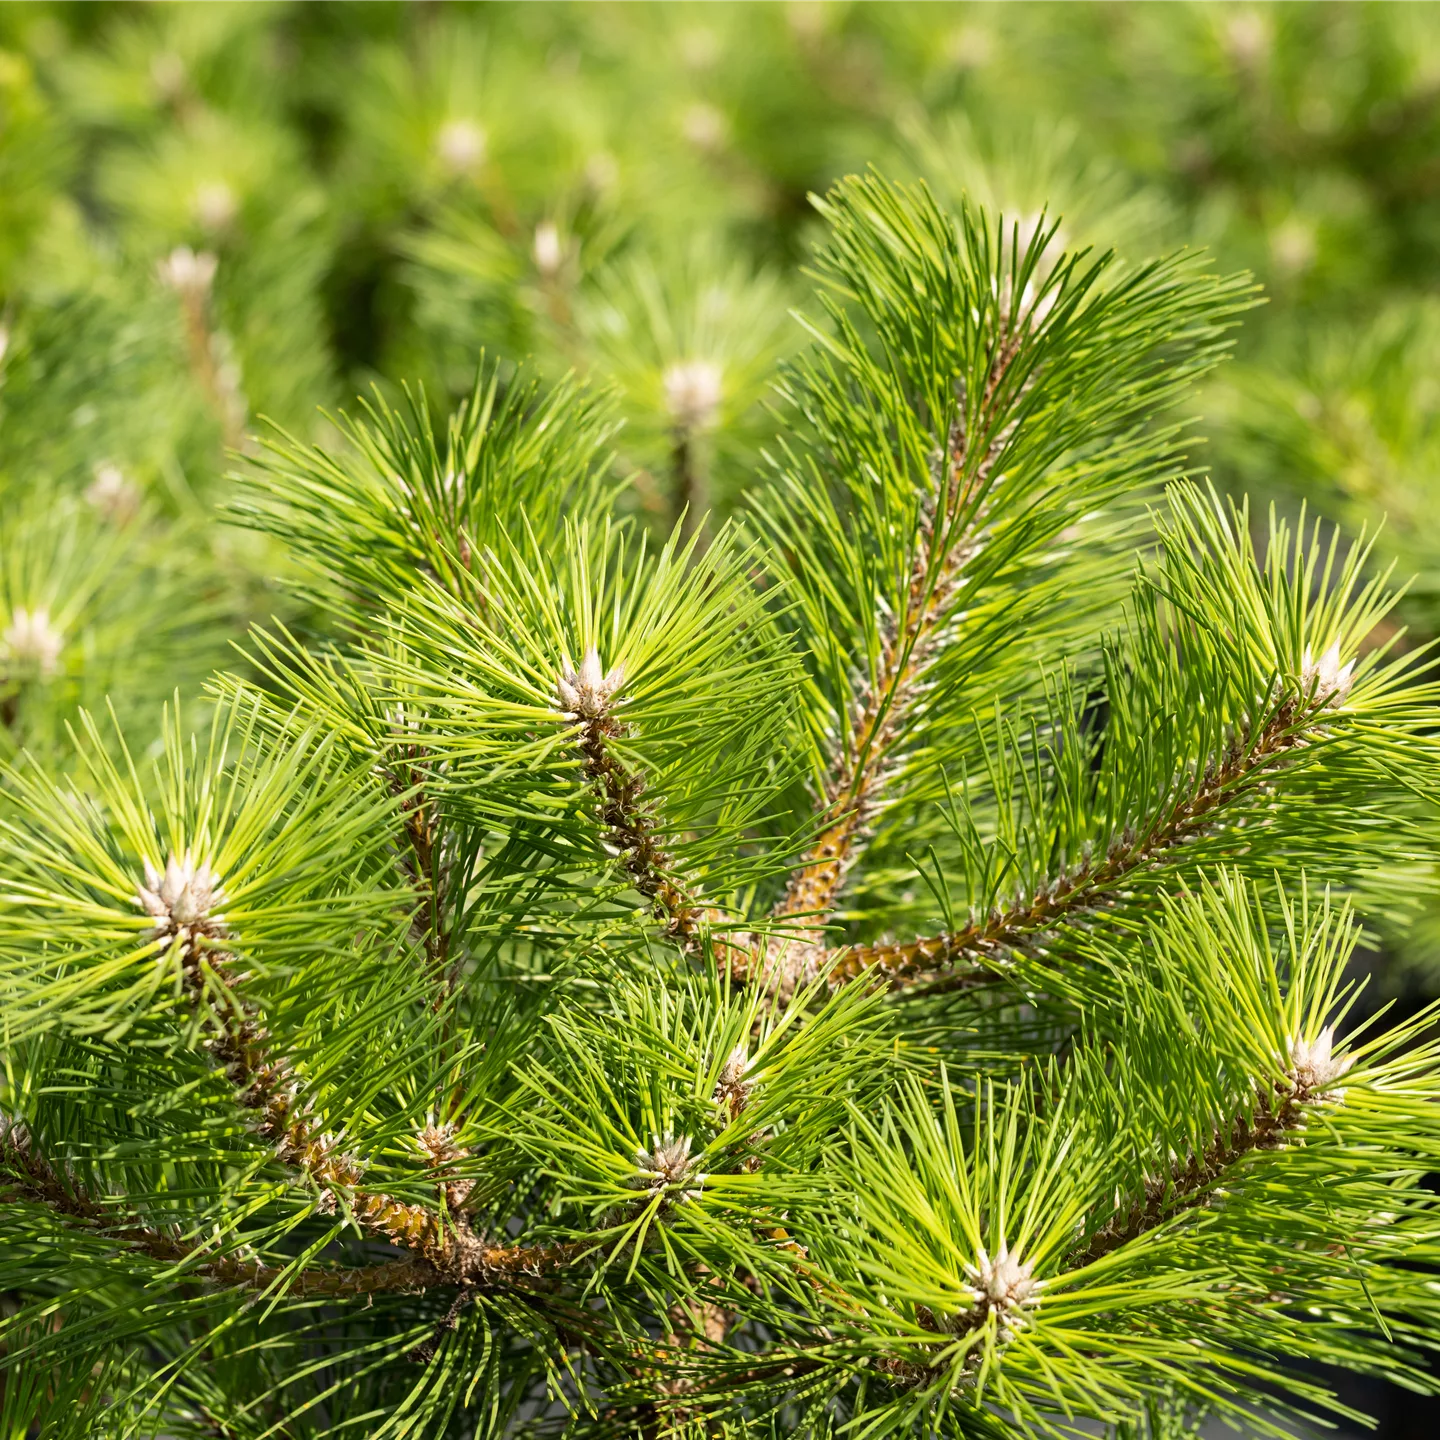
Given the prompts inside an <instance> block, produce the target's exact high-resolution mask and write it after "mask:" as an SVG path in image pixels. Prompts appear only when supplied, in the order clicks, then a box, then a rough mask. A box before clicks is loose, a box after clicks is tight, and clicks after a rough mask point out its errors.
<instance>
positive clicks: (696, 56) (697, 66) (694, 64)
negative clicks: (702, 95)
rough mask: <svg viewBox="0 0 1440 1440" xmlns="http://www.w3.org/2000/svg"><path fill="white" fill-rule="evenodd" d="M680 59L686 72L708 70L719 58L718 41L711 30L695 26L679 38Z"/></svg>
mask: <svg viewBox="0 0 1440 1440" xmlns="http://www.w3.org/2000/svg"><path fill="white" fill-rule="evenodd" d="M679 48H680V59H681V60H682V61H683V62H684V64H685V68H686V69H687V70H708V69H709V68H710V67H711V66H712V65H713V64H714V63H715V62H716V61H717V60H718V59H719V58H720V41H719V38H718V37H717V36H716V34H715V32H714V31H713V30H709V29H706V28H705V27H704V26H696V27H695V28H694V29H692V30H686V31H685V32H684V33H683V34H682V35H681V36H680V47H679Z"/></svg>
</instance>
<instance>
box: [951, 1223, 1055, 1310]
mask: <svg viewBox="0 0 1440 1440" xmlns="http://www.w3.org/2000/svg"><path fill="white" fill-rule="evenodd" d="M1034 1269H1035V1264H1034V1261H1032V1260H1027V1261H1024V1263H1021V1260H1020V1256H1012V1254H1011V1253H1009V1250H1008V1247H1007V1246H1005V1243H1004V1241H1001V1247H999V1254H996V1256H995V1259H994V1260H992V1259H991V1257H989V1256H988V1254H986V1253H985V1250H984V1248H982V1250H981V1251H979V1254H978V1256H976V1259H975V1264H966V1266H965V1274H966V1277H968V1279H969V1282H971V1296H972V1299H973V1300H975V1303H976V1306H979V1308H982V1309H985V1310H994V1312H995V1313H998V1316H999V1319H1001V1320H1002V1322H1005V1320H1009V1323H1011V1325H1015V1323H1018V1316H1014V1318H1012V1312H1017V1310H1020V1309H1021V1306H1025V1305H1031V1303H1034V1302H1032V1300H1031V1296H1032V1295H1034V1293H1035V1292H1037V1290H1038V1289H1040V1286H1041V1282H1040V1280H1037V1279H1034Z"/></svg>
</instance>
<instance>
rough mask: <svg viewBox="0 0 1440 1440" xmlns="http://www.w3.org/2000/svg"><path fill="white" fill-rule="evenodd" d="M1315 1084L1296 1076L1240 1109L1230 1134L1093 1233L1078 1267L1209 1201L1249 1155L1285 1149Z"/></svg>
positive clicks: (1221, 1136)
mask: <svg viewBox="0 0 1440 1440" xmlns="http://www.w3.org/2000/svg"><path fill="white" fill-rule="evenodd" d="M1316 1088H1317V1087H1315V1086H1313V1085H1305V1084H1302V1083H1299V1082H1298V1081H1297V1082H1296V1083H1295V1086H1294V1088H1293V1089H1289V1090H1286V1089H1277V1090H1276V1092H1275V1094H1274V1095H1262V1096H1260V1097H1259V1099H1258V1100H1257V1102H1256V1105H1255V1113H1254V1114H1253V1115H1251V1116H1246V1115H1237V1116H1236V1117H1235V1121H1234V1123H1233V1125H1232V1126H1231V1128H1230V1131H1229V1133H1228V1134H1217V1135H1216V1136H1215V1138H1214V1140H1213V1141H1212V1142H1211V1143H1210V1144H1209V1145H1207V1146H1206V1147H1205V1149H1204V1150H1202V1151H1201V1152H1199V1153H1198V1154H1192V1155H1191V1156H1189V1157H1188V1158H1187V1159H1186V1160H1185V1161H1184V1163H1183V1164H1181V1163H1180V1162H1179V1161H1176V1162H1175V1163H1174V1165H1173V1166H1172V1168H1171V1170H1170V1172H1169V1174H1167V1175H1165V1176H1164V1177H1163V1178H1161V1179H1157V1180H1155V1181H1153V1182H1147V1183H1146V1186H1145V1195H1144V1198H1143V1199H1142V1200H1137V1201H1136V1203H1135V1204H1134V1205H1132V1206H1131V1207H1130V1209H1129V1210H1128V1211H1124V1212H1120V1213H1117V1214H1116V1215H1115V1216H1114V1217H1113V1218H1112V1219H1111V1220H1109V1221H1108V1222H1107V1223H1106V1224H1105V1225H1104V1226H1102V1227H1101V1228H1100V1229H1099V1230H1097V1231H1096V1232H1095V1234H1094V1235H1092V1236H1091V1238H1090V1242H1089V1244H1087V1245H1086V1246H1085V1248H1084V1249H1083V1250H1081V1251H1079V1252H1078V1254H1077V1255H1076V1256H1075V1258H1074V1261H1073V1264H1074V1266H1075V1268H1077V1269H1078V1268H1081V1267H1083V1266H1085V1265H1089V1264H1091V1263H1093V1262H1094V1261H1096V1260H1100V1259H1103V1258H1104V1257H1105V1256H1106V1255H1109V1254H1110V1253H1111V1252H1112V1251H1114V1250H1118V1249H1119V1248H1120V1247H1121V1246H1122V1245H1126V1244H1128V1243H1129V1242H1130V1241H1132V1240H1135V1239H1138V1238H1139V1237H1140V1236H1141V1235H1143V1234H1145V1233H1146V1231H1149V1230H1154V1229H1155V1228H1156V1227H1157V1226H1159V1225H1161V1224H1163V1223H1164V1222H1165V1221H1167V1220H1169V1219H1172V1218H1173V1217H1174V1216H1175V1215H1177V1214H1179V1213H1180V1212H1182V1211H1184V1210H1188V1209H1192V1208H1194V1207H1196V1206H1200V1205H1204V1204H1206V1203H1207V1202H1208V1200H1209V1195H1210V1190H1211V1187H1212V1186H1213V1185H1214V1183H1215V1181H1216V1180H1218V1179H1219V1178H1220V1177H1221V1176H1222V1175H1223V1174H1224V1173H1225V1171H1226V1170H1228V1169H1229V1168H1230V1167H1231V1166H1232V1165H1234V1164H1235V1163H1236V1162H1237V1161H1239V1160H1242V1159H1244V1158H1245V1156H1247V1155H1251V1154H1256V1153H1259V1152H1263V1151H1267V1150H1278V1149H1280V1148H1281V1147H1282V1146H1283V1145H1284V1144H1285V1140H1286V1137H1287V1135H1290V1134H1291V1133H1293V1132H1294V1131H1295V1130H1296V1129H1298V1128H1300V1127H1301V1126H1302V1125H1303V1124H1304V1116H1303V1111H1302V1109H1301V1107H1302V1106H1303V1105H1305V1104H1306V1103H1308V1102H1309V1101H1311V1100H1313V1099H1315V1098H1317V1095H1316Z"/></svg>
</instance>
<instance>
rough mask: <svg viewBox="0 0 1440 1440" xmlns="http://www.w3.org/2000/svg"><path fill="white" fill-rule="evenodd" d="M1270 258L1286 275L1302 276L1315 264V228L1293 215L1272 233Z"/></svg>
mask: <svg viewBox="0 0 1440 1440" xmlns="http://www.w3.org/2000/svg"><path fill="white" fill-rule="evenodd" d="M1270 258H1271V259H1272V260H1273V261H1274V262H1275V268H1276V269H1277V270H1279V271H1280V272H1281V273H1282V274H1285V275H1301V274H1303V273H1304V272H1305V271H1306V270H1308V269H1309V268H1310V267H1311V265H1313V264H1314V263H1315V227H1314V226H1313V225H1311V224H1310V223H1309V222H1308V221H1306V220H1302V219H1300V218H1299V217H1298V216H1294V215H1292V216H1291V217H1290V218H1289V219H1288V220H1285V221H1282V222H1281V223H1280V224H1279V225H1277V226H1276V227H1275V229H1273V230H1272V231H1271V232H1270Z"/></svg>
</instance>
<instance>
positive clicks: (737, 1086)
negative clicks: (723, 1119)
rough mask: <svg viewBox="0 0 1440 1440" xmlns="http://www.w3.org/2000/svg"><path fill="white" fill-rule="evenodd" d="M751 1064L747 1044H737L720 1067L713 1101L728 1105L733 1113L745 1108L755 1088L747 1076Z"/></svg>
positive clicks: (717, 1103)
mask: <svg viewBox="0 0 1440 1440" xmlns="http://www.w3.org/2000/svg"><path fill="white" fill-rule="evenodd" d="M749 1066H750V1057H749V1055H748V1054H747V1053H746V1050H745V1046H744V1045H743V1044H740V1045H737V1046H736V1047H735V1048H734V1049H733V1050H732V1051H731V1052H730V1053H729V1054H728V1055H727V1056H726V1057H725V1063H724V1064H723V1065H722V1066H721V1067H720V1074H719V1076H718V1078H717V1079H716V1081H715V1090H714V1093H713V1094H712V1095H711V1096H710V1099H711V1101H712V1103H714V1104H716V1105H725V1106H727V1107H728V1108H729V1109H730V1111H731V1112H732V1113H733V1114H738V1113H739V1112H740V1111H741V1110H742V1109H744V1107H745V1102H746V1101H747V1100H748V1099H749V1098H750V1092H751V1091H752V1090H753V1089H754V1088H755V1087H754V1086H753V1085H752V1084H751V1083H750V1082H749V1081H748V1080H747V1079H746V1078H745V1071H746V1070H747V1069H749Z"/></svg>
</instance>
